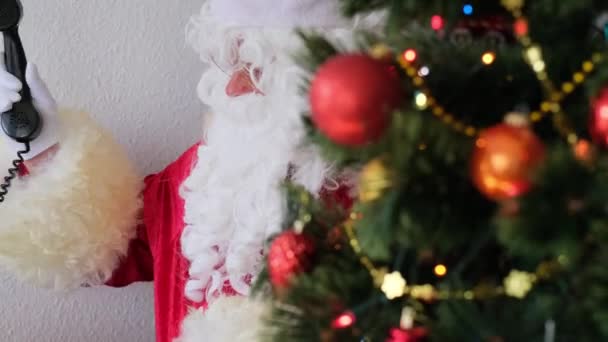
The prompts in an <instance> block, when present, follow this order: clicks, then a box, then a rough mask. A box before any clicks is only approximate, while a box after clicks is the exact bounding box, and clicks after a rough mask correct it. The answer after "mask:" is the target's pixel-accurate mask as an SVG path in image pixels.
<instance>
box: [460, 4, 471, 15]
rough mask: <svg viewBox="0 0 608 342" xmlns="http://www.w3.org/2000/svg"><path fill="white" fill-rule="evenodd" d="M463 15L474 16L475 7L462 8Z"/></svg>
mask: <svg viewBox="0 0 608 342" xmlns="http://www.w3.org/2000/svg"><path fill="white" fill-rule="evenodd" d="M462 13H464V15H472V14H473V5H471V4H465V5H464V6H462Z"/></svg>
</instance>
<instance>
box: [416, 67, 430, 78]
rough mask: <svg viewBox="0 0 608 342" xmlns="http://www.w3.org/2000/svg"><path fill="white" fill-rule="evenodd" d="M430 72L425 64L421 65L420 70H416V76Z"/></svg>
mask: <svg viewBox="0 0 608 342" xmlns="http://www.w3.org/2000/svg"><path fill="white" fill-rule="evenodd" d="M430 73H431V70H430V69H429V67H427V66H423V67H422V68H420V70H418V76H420V77H426V76H428V75H429V74H430Z"/></svg>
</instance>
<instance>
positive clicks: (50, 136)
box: [0, 58, 59, 160]
mask: <svg viewBox="0 0 608 342" xmlns="http://www.w3.org/2000/svg"><path fill="white" fill-rule="evenodd" d="M0 59H1V58H0ZM25 79H26V81H27V84H28V85H29V87H30V91H31V94H32V100H33V103H34V107H36V109H37V110H38V112H39V113H40V116H41V117H42V130H41V131H40V135H39V136H38V137H37V138H36V139H34V141H32V142H31V143H30V152H29V153H27V154H26V155H24V157H25V159H26V160H30V159H32V158H34V157H36V156H38V155H39V154H41V153H42V152H44V151H46V150H48V149H49V148H50V147H52V146H54V145H55V144H57V143H58V141H59V139H58V136H59V115H58V112H57V103H56V102H55V100H54V99H53V96H52V95H51V93H50V92H49V90H48V88H47V86H46V84H45V83H44V81H42V79H41V78H40V75H38V69H37V68H36V66H35V65H33V64H28V65H27V68H26V71H25ZM22 87H23V85H22V84H21V81H19V79H17V78H16V77H15V76H13V75H11V74H10V73H8V72H7V71H6V69H5V68H4V64H3V63H2V65H1V67H0V112H6V111H7V110H9V109H11V108H13V104H14V103H15V102H18V101H19V100H21V95H19V91H21V88H22ZM0 141H1V142H2V143H4V144H5V145H6V146H8V149H9V151H10V152H12V153H13V154H15V155H17V152H18V151H22V150H23V149H24V146H23V144H21V143H18V142H16V141H14V140H13V139H11V138H9V137H8V136H7V135H6V134H4V132H2V131H1V130H0Z"/></svg>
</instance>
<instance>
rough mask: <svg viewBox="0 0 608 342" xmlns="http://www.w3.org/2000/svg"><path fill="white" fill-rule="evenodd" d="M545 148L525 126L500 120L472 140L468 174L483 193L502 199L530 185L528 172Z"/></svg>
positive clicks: (518, 194)
mask: <svg viewBox="0 0 608 342" xmlns="http://www.w3.org/2000/svg"><path fill="white" fill-rule="evenodd" d="M544 156H545V148H544V145H543V144H542V142H541V141H540V139H539V138H538V137H537V136H536V135H535V134H534V132H532V130H530V129H529V128H528V127H517V126H512V125H509V124H499V125H496V126H494V127H491V128H488V129H486V130H484V131H482V132H481V134H480V135H479V138H478V139H477V141H476V142H475V149H474V152H473V158H472V160H471V176H472V178H473V183H474V184H475V186H476V187H477V189H478V190H479V191H480V192H481V193H482V194H484V195H485V196H486V197H488V198H490V199H492V200H495V201H503V200H507V199H511V198H514V197H517V196H520V195H522V194H524V193H526V192H527V191H528V190H530V188H531V185H532V184H531V176H532V173H533V172H534V171H535V170H536V168H537V167H538V166H539V165H540V164H541V163H542V161H543V160H544Z"/></svg>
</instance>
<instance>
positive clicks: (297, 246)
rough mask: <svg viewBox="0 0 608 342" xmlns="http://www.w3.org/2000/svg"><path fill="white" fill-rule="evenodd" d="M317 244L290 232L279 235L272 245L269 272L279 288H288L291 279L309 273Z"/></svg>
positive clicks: (303, 235)
mask: <svg viewBox="0 0 608 342" xmlns="http://www.w3.org/2000/svg"><path fill="white" fill-rule="evenodd" d="M314 253H315V244H314V241H313V239H312V238H311V237H309V236H308V235H305V234H297V233H296V232H294V231H292V230H290V231H286V232H284V233H282V234H281V235H279V236H278V237H277V238H276V239H275V240H274V241H273V242H272V244H271V245H270V251H269V252H268V270H269V273H270V281H271V282H272V284H273V285H274V286H275V287H277V288H286V287H287V286H289V283H290V281H291V279H292V278H293V277H294V276H297V275H298V274H301V273H302V272H306V271H309V270H310V268H311V266H312V264H311V258H312V256H313V254H314Z"/></svg>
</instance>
